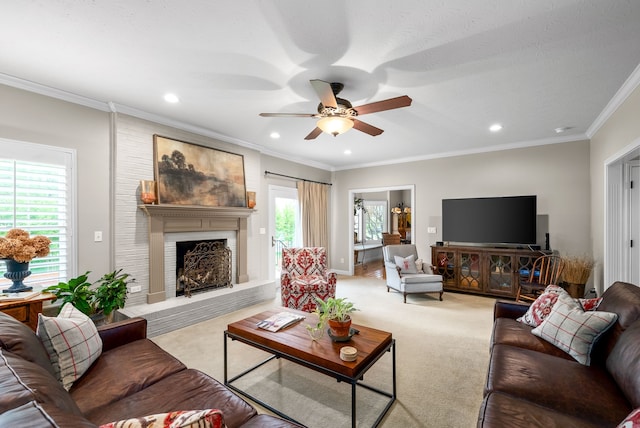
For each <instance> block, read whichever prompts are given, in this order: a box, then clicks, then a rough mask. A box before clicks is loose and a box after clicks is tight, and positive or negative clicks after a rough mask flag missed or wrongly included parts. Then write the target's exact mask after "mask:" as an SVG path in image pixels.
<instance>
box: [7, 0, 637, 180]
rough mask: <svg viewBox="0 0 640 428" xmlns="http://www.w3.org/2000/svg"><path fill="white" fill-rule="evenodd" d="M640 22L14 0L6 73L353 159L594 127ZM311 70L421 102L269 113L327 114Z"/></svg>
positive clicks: (605, 13)
mask: <svg viewBox="0 0 640 428" xmlns="http://www.w3.org/2000/svg"><path fill="white" fill-rule="evenodd" d="M639 23H640V1H637V0H628V1H623V0H584V1H578V0H482V1H478V0H447V1H441V0H438V1H436V0H394V1H388V0H349V1H343V0H324V1H322V2H308V1H300V0H277V1H275V0H272V1H266V0H243V1H238V0H215V1H211V0H188V1H181V0H153V1H143V0H110V1H107V0H97V1H75V0H46V1H45V0H41V1H35V0H32V1H27V0H3V1H2V5H1V6H0V73H2V74H5V75H7V76H13V77H17V78H19V79H24V80H26V81H30V82H34V83H37V84H39V85H45V86H48V87H52V88H55V89H59V90H62V91H66V92H69V93H72V94H76V95H81V96H84V97H88V98H90V99H95V100H98V101H102V102H111V103H113V105H115V108H116V109H117V110H119V111H123V112H127V113H131V112H134V113H135V112H136V111H138V112H144V113H149V114H152V115H157V116H159V117H163V118H168V119H171V120H173V121H177V122H180V123H184V124H185V125H188V126H191V127H193V128H191V129H201V130H204V131H205V132H207V133H209V135H216V134H219V135H222V136H228V137H230V140H231V141H235V142H239V143H241V144H245V143H246V144H247V145H249V146H252V147H255V148H260V149H261V150H263V151H265V152H266V153H268V154H272V155H277V156H282V157H286V158H289V159H293V160H303V161H304V162H305V163H308V164H310V165H315V166H321V167H325V168H327V169H344V168H348V167H354V166H358V165H371V164H378V163H388V162H395V161H401V160H408V159H419V158H428V157H436V156H443V155H446V154H452V153H468V152H475V151H484V150H490V149H495V148H497V147H502V146H504V147H514V146H519V145H527V144H540V143H549V142H562V141H571V140H576V139H580V138H585V133H586V131H587V129H588V128H589V127H590V126H591V125H592V124H593V123H594V121H595V120H596V118H597V117H598V115H599V114H600V113H601V112H602V111H603V109H604V108H605V107H606V106H607V103H609V101H610V100H611V99H612V98H613V97H614V95H615V94H616V92H617V91H618V90H619V89H620V88H621V86H622V85H623V83H624V82H625V81H626V80H627V79H628V78H629V77H630V75H631V74H632V73H633V72H634V70H635V69H636V67H637V66H638V64H640V24H639ZM310 79H322V80H325V81H329V82H331V81H339V82H342V83H344V85H345V88H344V90H343V91H342V93H341V94H340V96H341V97H342V98H346V99H348V100H350V101H351V102H352V103H353V105H354V106H357V105H361V104H365V103H369V102H373V101H379V100H384V99H387V98H391V97H396V96H399V95H405V94H406V95H409V96H410V97H411V98H413V104H412V105H411V106H410V107H407V108H402V109H397V110H392V111H386V112H379V113H372V114H370V115H366V116H362V117H361V118H360V119H361V120H363V121H365V122H367V123H370V124H371V125H374V126H377V127H379V128H382V129H384V130H385V132H384V133H383V134H382V135H380V136H377V137H371V136H369V135H366V134H363V133H361V132H359V131H356V130H352V131H349V132H347V133H346V134H344V135H340V136H338V137H335V138H334V137H332V136H330V135H327V134H322V135H321V136H320V137H318V138H317V139H316V140H313V141H305V140H304V137H305V136H306V135H307V134H308V133H309V132H310V131H311V130H312V129H313V128H314V126H315V120H314V119H310V118H263V117H259V116H258V113H260V112H296V113H314V112H315V109H316V107H317V104H318V102H319V100H318V98H317V95H316V94H315V92H314V91H313V89H312V87H311V85H310V84H309V80H310ZM165 92H174V93H176V94H178V96H179V97H180V100H181V102H180V103H179V104H173V105H171V104H166V103H165V102H164V101H163V100H162V96H163V95H164V93H165ZM494 122H500V123H502V124H503V125H504V129H503V131H502V132H500V133H497V134H493V133H490V132H489V131H488V127H489V125H491V124H492V123H494ZM558 127H571V128H572V129H571V130H570V131H568V132H566V133H564V134H556V133H555V132H554V129H555V128H558ZM272 131H277V132H279V133H280V134H281V138H280V139H279V140H273V139H271V138H270V137H269V134H270V133H271V132H272ZM346 149H350V150H351V151H352V154H351V155H349V156H346V155H344V153H343V152H344V151H345V150H346Z"/></svg>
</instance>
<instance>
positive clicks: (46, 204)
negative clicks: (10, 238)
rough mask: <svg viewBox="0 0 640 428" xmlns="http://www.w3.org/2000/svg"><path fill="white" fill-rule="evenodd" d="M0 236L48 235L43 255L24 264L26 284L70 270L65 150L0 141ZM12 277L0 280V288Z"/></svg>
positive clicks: (50, 280) (68, 155) (69, 160)
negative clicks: (13, 232)
mask: <svg viewBox="0 0 640 428" xmlns="http://www.w3.org/2000/svg"><path fill="white" fill-rule="evenodd" d="M0 142H1V143H2V148H3V150H2V152H1V153H0V236H4V234H6V232H7V231H8V230H9V229H12V228H19V229H24V230H26V231H27V232H29V234H30V235H31V236H35V235H44V236H46V237H48V238H49V239H51V245H50V252H49V255H48V256H46V257H37V258H34V259H33V260H32V261H31V262H30V263H29V270H31V275H30V276H29V277H28V278H27V279H26V280H25V283H26V284H27V285H31V286H46V285H50V284H57V283H58V282H59V281H65V280H66V279H67V277H68V273H70V272H71V273H72V274H73V272H74V269H73V260H75V257H74V254H73V253H74V251H73V245H72V236H73V234H72V229H71V226H72V217H73V216H72V212H73V210H72V206H73V205H72V199H73V198H72V195H73V192H72V183H73V180H72V171H73V169H72V164H73V160H74V157H75V156H74V153H73V151H71V150H68V149H61V148H57V147H51V146H44V145H37V144H29V143H24V142H17V141H10V140H3V139H0ZM7 285H11V281H9V280H7V279H4V278H0V286H2V287H4V286H7Z"/></svg>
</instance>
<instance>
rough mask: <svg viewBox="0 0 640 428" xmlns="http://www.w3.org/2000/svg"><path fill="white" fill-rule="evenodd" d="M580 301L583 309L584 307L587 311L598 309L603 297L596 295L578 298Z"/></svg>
mask: <svg viewBox="0 0 640 428" xmlns="http://www.w3.org/2000/svg"><path fill="white" fill-rule="evenodd" d="M578 301H579V302H580V306H582V309H584V310H585V311H595V310H596V309H598V306H600V303H601V302H602V297H595V298H593V299H578Z"/></svg>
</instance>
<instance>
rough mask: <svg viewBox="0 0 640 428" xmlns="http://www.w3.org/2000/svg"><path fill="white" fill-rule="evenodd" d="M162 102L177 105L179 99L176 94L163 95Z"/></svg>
mask: <svg viewBox="0 0 640 428" xmlns="http://www.w3.org/2000/svg"><path fill="white" fill-rule="evenodd" d="M164 100H165V101H166V102H168V103H172V104H174V103H177V102H180V98H178V96H177V95H176V94H165V95H164Z"/></svg>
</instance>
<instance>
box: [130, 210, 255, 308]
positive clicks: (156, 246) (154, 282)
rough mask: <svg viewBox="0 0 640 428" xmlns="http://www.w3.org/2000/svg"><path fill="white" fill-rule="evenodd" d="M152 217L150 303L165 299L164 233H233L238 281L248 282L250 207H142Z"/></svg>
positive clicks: (148, 301) (150, 225)
mask: <svg viewBox="0 0 640 428" xmlns="http://www.w3.org/2000/svg"><path fill="white" fill-rule="evenodd" d="M139 208H140V209H141V210H142V211H144V213H145V214H147V216H148V217H149V293H148V294H147V303H157V302H161V301H163V300H165V299H166V293H165V284H164V234H165V233H172V232H205V231H220V230H226V231H230V230H231V231H233V230H235V231H236V233H237V242H236V246H237V248H236V261H237V266H236V281H237V283H238V284H240V283H243V282H247V281H248V280H249V276H248V275H247V245H248V243H247V218H248V217H249V216H250V215H251V213H252V212H253V211H254V210H253V209H250V208H236V207H201V206H192V205H139Z"/></svg>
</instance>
